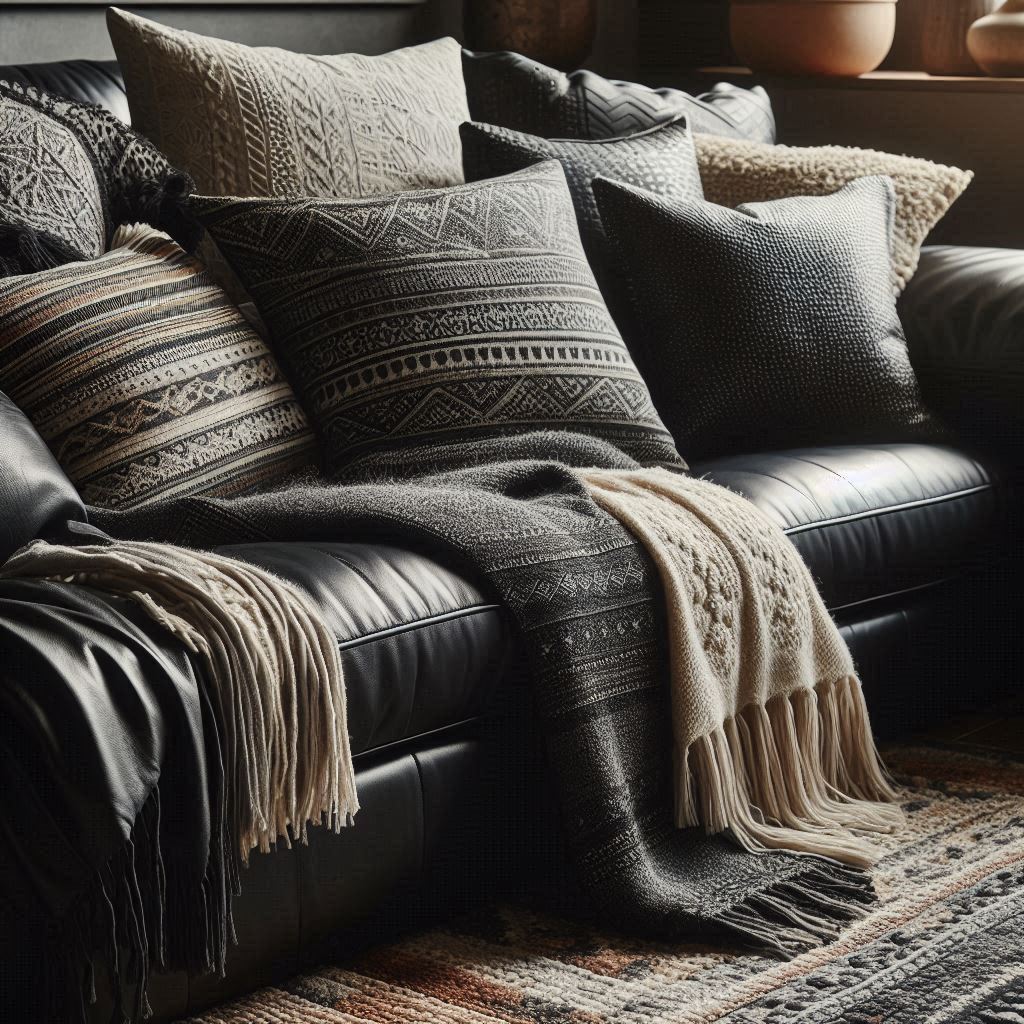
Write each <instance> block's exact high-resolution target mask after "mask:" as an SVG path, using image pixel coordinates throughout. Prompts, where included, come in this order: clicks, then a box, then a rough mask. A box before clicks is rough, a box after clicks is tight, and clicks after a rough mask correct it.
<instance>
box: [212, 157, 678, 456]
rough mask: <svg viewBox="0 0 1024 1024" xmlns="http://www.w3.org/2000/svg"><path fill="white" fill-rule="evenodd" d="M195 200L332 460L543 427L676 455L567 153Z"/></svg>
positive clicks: (630, 449)
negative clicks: (443, 185) (629, 342)
mask: <svg viewBox="0 0 1024 1024" xmlns="http://www.w3.org/2000/svg"><path fill="white" fill-rule="evenodd" d="M196 208H197V210H198V212H199V216H200V218H201V219H202V221H203V222H204V224H205V225H206V227H207V229H208V230H209V232H210V234H211V235H212V237H213V239H214V240H215V241H216V243H217V245H218V247H219V248H220V250H221V252H222V253H223V254H224V255H225V257H226V258H227V260H228V262H229V263H230V264H231V265H232V267H233V269H234V270H235V271H236V273H237V274H238V275H239V277H240V278H241V280H242V283H243V284H244V285H245V287H246V289H247V290H248V291H249V293H250V295H251V296H252V298H253V300H254V301H255V303H256V306H257V307H258V309H259V311H260V314H261V315H262V317H263V320H264V322H265V323H266V325H267V327H268V329H269V331H270V335H271V337H272V338H273V342H274V346H275V348H276V350H277V353H278V356H279V358H280V359H281V361H282V363H283V364H284V366H285V368H286V370H288V371H289V375H290V378H291V380H292V381H293V383H294V384H295V386H296V388H297V390H298V392H299V396H300V398H301V399H302V400H303V404H304V405H305V407H306V408H307V410H308V411H309V412H310V415H311V416H312V418H313V421H314V424H315V426H317V427H318V428H319V430H320V433H321V436H322V441H323V445H324V450H325V451H324V453H325V458H326V461H327V463H328V468H329V469H332V470H340V469H341V468H342V467H346V468H352V467H353V466H354V465H355V464H356V463H358V464H359V465H360V467H361V468H364V467H366V468H369V469H370V470H372V469H373V467H374V466H375V465H379V466H381V467H382V468H383V467H387V466H389V465H393V464H394V461H395V459H398V460H400V459H401V458H402V457H403V453H408V452H411V451H412V450H413V449H416V448H422V447H423V446H427V445H437V444H442V443H450V442H452V441H460V442H463V443H466V444H472V443H473V442H474V440H477V439H481V438H485V437H495V436H504V435H510V434H516V433H521V432H526V431H535V430H566V431H577V432H581V433H589V434H593V435H596V436H599V437H602V438H604V439H605V440H607V441H610V442H611V443H613V444H615V445H617V446H618V447H619V448H620V449H622V450H623V451H624V452H626V453H627V454H629V455H632V456H633V457H634V458H636V459H638V460H639V461H641V462H643V463H648V464H663V465H671V466H679V465H681V461H680V459H679V456H678V454H677V453H676V451H675V448H674V446H673V444H672V441H671V438H670V437H669V436H668V434H667V432H666V431H665V428H664V426H663V425H662V423H661V421H660V420H659V419H658V416H657V414H656V413H655V412H654V408H653V406H652V404H651V399H650V395H649V393H648V391H647V387H646V385H645V384H644V382H643V380H642V378H641V377H640V374H639V373H638V372H637V370H636V367H635V366H634V364H633V360H632V359H631V358H630V355H629V352H628V351H627V349H626V346H625V345H624V344H623V342H622V338H621V337H620V335H619V332H618V330H617V328H616V327H615V324H614V322H613V321H612V319H611V317H610V316H609V314H608V310H607V308H606V307H605V304H604V302H603V301H602V299H601V294H600V292H599V291H598V289H597V286H596V283H595V281H594V276H593V273H592V272H591V270H590V267H589V265H588V263H587V260H586V257H585V256H584V253H583V249H582V246H581V245H580V240H579V231H578V229H577V227H576V216H575V212H574V210H573V205H572V200H571V198H570V195H569V190H568V188H567V187H566V183H565V174H564V172H563V171H562V168H561V166H560V165H559V164H558V163H557V162H555V161H548V162H546V163H542V164H538V165H536V166H534V167H531V168H529V169H527V170H525V171H520V172H518V173H516V174H513V175H510V176H509V177H507V178H501V179H497V180H489V181H482V182H476V183H473V184H467V185H458V186H453V187H451V188H447V189H436V190H420V191H415V192H403V193H397V194H393V195H389V196H379V197H370V198H366V199H351V200H341V199H337V200H332V199H312V198H310V199H257V198H253V199H216V198H200V199H197V200H196Z"/></svg>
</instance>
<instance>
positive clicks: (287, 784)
mask: <svg viewBox="0 0 1024 1024" xmlns="http://www.w3.org/2000/svg"><path fill="white" fill-rule="evenodd" d="M3 574H4V575H5V576H28V577H34V578H49V579H64V580H67V581H69V582H75V583H80V584H82V585H85V586H92V587H96V588H98V589H100V590H104V591H106V592H108V593H114V594H118V595H121V596H124V597H129V598H132V599H133V600H135V601H137V602H138V603H139V604H140V605H141V606H142V608H143V609H144V610H145V611H146V612H147V614H148V615H149V616H150V617H151V618H152V619H153V620H154V621H156V622H157V623H159V624H160V625H161V626H163V627H164V628H165V629H167V630H168V631H169V632H171V633H173V634H174V635H175V636H177V637H179V638H180V639H181V641H182V642H183V643H184V644H185V645H186V646H187V647H188V648H189V649H190V650H192V651H193V652H195V653H196V654H198V655H199V656H200V658H201V659H202V660H203V662H204V663H205V667H206V669H207V672H206V676H207V678H208V682H209V685H210V687H211V690H212V693H213V699H214V702H215V704H216V706H217V711H218V723H219V725H220V728H221V729H222V730H223V743H224V764H225V766H226V773H227V806H228V821H229V823H230V826H231V832H232V834H233V835H234V836H235V838H236V841H237V842H238V844H239V847H238V848H239V854H240V856H241V858H242V862H243V863H247V862H248V857H249V853H250V851H251V850H252V849H259V850H260V851H261V852H267V851H269V850H270V849H271V848H272V847H273V846H274V845H275V844H276V843H277V842H278V841H279V840H280V841H282V842H284V843H285V844H286V845H287V844H289V843H290V842H291V841H292V840H296V841H298V842H302V843H305V842H306V838H307V827H308V825H309V824H310V823H314V824H316V823H319V822H322V821H323V822H326V824H327V825H328V826H329V827H330V828H332V829H334V830H335V831H337V830H339V829H340V828H341V827H342V826H343V825H347V824H350V823H351V821H352V818H353V816H354V815H355V813H356V811H358V809H359V802H358V799H357V797H356V788H355V769H354V767H353V764H352V754H351V750H350V747H349V737H348V724H347V720H346V709H345V684H344V678H343V676H342V667H341V656H340V654H339V652H338V645H337V641H336V640H335V638H334V636H333V635H332V634H331V632H330V630H329V629H328V628H327V626H326V625H325V624H324V623H323V621H322V619H321V616H320V615H318V614H317V612H316V611H315V609H313V608H312V607H311V605H310V603H309V601H308V599H307V598H306V597H304V596H303V595H302V594H301V593H300V592H299V590H298V589H297V588H295V587H294V586H292V585H291V584H289V583H286V582H285V581H284V580H281V579H279V578H278V577H276V576H274V575H272V574H271V573H269V572H267V571H266V570H264V569H260V568H258V567H256V566H253V565H249V564H247V563H245V562H240V561H238V560H236V559H233V558H227V557H225V556H223V555H218V554H215V553H213V552H205V551H193V550H190V549H187V548H181V547H176V546H173V545H169V544H155V543H151V542H146V541H115V542H113V543H110V544H97V545H83V546H81V547H65V546H62V545H56V544H48V543H46V542H44V541H34V542H33V543H31V544H29V545H27V546H26V547H24V548H22V549H21V550H20V551H19V552H17V553H16V554H15V555H13V556H12V557H11V558H10V560H9V561H8V562H7V563H6V564H5V566H4V569H3Z"/></svg>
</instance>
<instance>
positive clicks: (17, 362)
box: [0, 225, 314, 508]
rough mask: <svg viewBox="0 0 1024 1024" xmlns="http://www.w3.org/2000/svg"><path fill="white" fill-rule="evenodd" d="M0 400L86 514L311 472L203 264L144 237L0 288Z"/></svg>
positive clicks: (234, 315) (149, 234) (296, 430)
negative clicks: (49, 457) (36, 440)
mask: <svg viewBox="0 0 1024 1024" xmlns="http://www.w3.org/2000/svg"><path fill="white" fill-rule="evenodd" d="M0 389H2V390H3V391H4V392H5V393H6V394H7V395H8V396H9V397H10V398H11V399H12V400H13V401H14V402H16V403H17V405H18V406H19V407H20V408H21V410H22V411H23V412H24V413H25V415H26V416H28V418H29V419H30V420H31V421H32V424H33V425H34V426H35V428H36V430H37V431H38V432H39V434H40V435H41V436H42V438H43V440H44V441H46V443H47V444H48V445H49V446H50V449H51V451H52V452H53V454H54V455H55V456H56V458H57V461H58V462H59V463H60V464H61V466H62V467H63V469H64V471H65V472H66V473H67V474H68V476H69V477H70V478H71V480H72V481H73V482H74V483H75V485H76V486H77V487H78V489H79V492H80V493H81V495H82V499H83V500H84V501H85V502H86V503H87V504H90V505H99V506H102V507H105V508H133V507H135V506H138V505H143V504H146V503H147V502H150V501H154V500H156V499H158V498H173V497H181V496H185V495H194V494H208V495H219V496H230V495H237V494H246V493H249V492H252V491H256V490H261V489H265V488H269V487H273V486H275V485H282V484H284V483H285V482H286V481H287V480H288V479H289V478H291V477H292V476H294V475H296V474H298V473H304V472H307V471H309V470H310V469H311V467H312V465H313V461H314V438H313V433H312V431H311V430H310V426H309V421H308V419H307V418H306V415H305V413H304V412H303V410H302V408H301V407H300V406H299V403H298V401H297V400H296V397H295V392H294V391H293V390H292V388H291V386H290V385H289V384H288V382H287V381H286V380H285V379H284V378H283V377H282V376H281V372H280V369H279V368H278V366H277V363H276V361H275V360H274V358H273V356H272V355H271V353H270V350H269V349H268V348H267V345H266V343H265V342H264V341H263V339H262V338H260V337H259V336H258V335H257V334H256V333H255V331H253V330H252V328H251V327H250V326H249V324H248V323H247V322H246V320H245V319H244V318H243V317H242V315H241V314H240V313H239V311H238V309H237V308H236V307H235V306H234V305H232V304H231V302H229V301H228V299H227V297H226V296H225V294H224V292H223V291H222V290H221V289H220V287H219V286H217V285H216V284H214V283H213V281H212V280H211V278H210V275H209V273H208V272H207V271H206V269H205V268H204V267H203V266H202V264H200V263H199V262H198V261H197V260H196V259H195V258H194V257H191V256H189V255H187V254H186V253H185V252H184V251H183V250H182V249H181V247H180V246H178V245H177V243H175V242H173V241H171V240H170V239H169V238H168V237H167V236H166V235H165V234H162V233H161V232H158V231H155V230H153V229H152V228H149V227H146V226H143V225H135V226H132V227H123V228H121V229H119V230H118V232H117V234H116V235H115V236H114V240H113V248H112V249H111V250H110V251H109V252H106V253H104V254H103V255H101V256H99V257H97V258H96V259H95V260H82V261H78V262H74V263H69V264H67V265H65V266H61V267H54V268H51V269H49V270H44V271H40V272H38V273H35V274H22V275H15V276H10V277H7V278H4V279H0Z"/></svg>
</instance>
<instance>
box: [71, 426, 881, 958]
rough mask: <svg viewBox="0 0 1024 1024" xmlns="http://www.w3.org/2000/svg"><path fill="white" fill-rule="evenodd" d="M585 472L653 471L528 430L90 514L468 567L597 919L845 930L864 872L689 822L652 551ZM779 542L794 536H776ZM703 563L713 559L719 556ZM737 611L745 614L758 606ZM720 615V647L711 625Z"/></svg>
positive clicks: (161, 536) (566, 437)
mask: <svg viewBox="0 0 1024 1024" xmlns="http://www.w3.org/2000/svg"><path fill="white" fill-rule="evenodd" d="M574 466H575V467H581V468H584V469H592V468H595V467H600V468H603V469H608V470H618V471H634V470H637V469H639V467H638V466H637V464H636V463H635V462H634V461H633V460H631V459H629V458H627V457H626V456H625V455H623V454H622V453H621V452H619V451H617V450H616V449H615V448H614V447H612V446H611V445H609V444H607V443H606V442H603V441H600V440H597V439H595V438H592V437H586V436H583V435H580V434H571V433H567V432H559V433H546V434H521V435H519V436H516V437H511V438H494V439H490V440H482V441H476V442H474V443H471V444H468V443H465V442H455V443H453V444H451V445H449V446H447V447H446V448H439V447H437V446H435V447H433V448H431V449H419V450H414V451H409V452H407V453H406V463H405V476H404V477H403V478H402V479H392V480H382V479H380V478H379V475H378V474H377V472H376V471H375V470H371V471H370V473H369V478H370V479H369V482H367V480H366V477H365V476H359V475H356V474H349V475H347V476H346V477H344V482H345V484H346V486H318V487H304V488H298V489H293V490H287V491H281V492H278V493H276V494H267V495H254V496H252V497H248V498H239V499H235V500H223V499H210V498H189V499H184V500H181V501H177V502H168V503H161V504H157V505H149V506H145V507H143V508H140V509H137V510H133V511H130V512H105V513H103V512H95V513H91V515H93V517H94V519H95V522H96V523H97V525H99V526H100V527H101V528H102V529H104V530H107V531H108V532H109V533H110V534H111V535H113V536H116V537H121V538H150V539H158V540H161V541H163V542H167V543H174V544H184V545H187V546H189V547H193V548H210V547H215V546H216V545H219V544H225V543H237V542H242V541H247V540H271V539H272V540H304V539H308V540H315V541H319V542H323V541H325V540H333V539H336V538H342V537H343V538H345V539H347V540H352V539H354V538H358V537H366V538H371V537H379V536H381V535H386V536H388V537H390V538H392V539H398V538H400V539H401V541H402V543H409V544H414V545H416V546H417V547H423V548H425V549H427V550H432V551H436V552H437V557H439V558H445V557H448V558H451V557H458V558H461V559H464V560H468V561H469V564H472V565H473V566H474V567H475V568H476V570H477V571H478V572H479V573H480V575H481V577H482V578H483V579H485V580H486V581H487V582H488V583H489V584H490V585H491V587H493V590H494V592H495V593H496V594H498V595H499V596H500V598H501V600H502V603H503V604H504V606H505V607H506V609H507V610H508V613H509V615H510V617H511V619H512V621H513V622H514V624H515V625H516V626H517V627H518V633H519V639H520V650H521V652H522V655H523V664H524V668H525V669H526V670H527V671H528V672H529V674H530V676H531V677H532V682H533V689H534V694H535V698H536V707H537V711H536V713H537V716H538V727H539V728H541V729H542V730H543V731H544V733H545V734H546V737H547V761H548V764H549V771H550V773H551V785H552V787H553V790H554V792H555V793H556V794H557V796H558V798H559V803H560V809H561V815H562V821H563V822H564V823H565V825H566V828H565V832H566V838H567V842H568V846H569V851H570V853H571V855H572V860H573V865H572V866H573V878H574V880H575V881H576V882H579V883H582V885H583V888H584V891H585V895H586V898H587V901H588V903H589V904H590V907H591V909H592V910H594V911H599V912H600V913H601V914H602V915H603V917H604V918H605V919H607V920H613V921H615V922H616V923H619V924H622V925H626V926H629V927H631V928H638V929H640V930H642V931H643V932H644V933H645V934H648V935H650V934H654V933H660V934H663V935H665V934H669V935H678V934H680V933H681V932H686V931H690V930H693V929H698V930H700V934H701V935H702V937H703V938H704V939H705V940H707V939H708V937H709V935H711V934H718V933H720V932H721V931H722V929H726V930H728V931H729V932H731V933H732V934H733V935H736V934H739V935H741V936H742V937H743V938H744V939H746V940H747V941H755V942H757V943H759V944H760V945H762V946H765V947H769V948H772V949H774V950H775V951H776V952H780V953H786V952H792V951H794V950H798V949H801V948H805V947H806V946H808V945H811V944H814V943H815V942H818V941H820V940H821V939H822V938H825V937H828V936H833V935H835V934H836V932H837V931H838V929H839V928H840V927H841V925H842V923H843V922H844V921H847V920H849V919H851V918H854V917H856V916H857V915H858V914H859V913H860V912H861V908H862V904H863V902H865V901H867V900H869V899H870V885H869V880H868V878H867V876H866V875H864V874H863V872H861V871H858V870H856V869H854V868H850V867H845V866H843V865H840V864H838V863H836V862H835V861H825V860H821V859H820V858H816V857H807V856H793V855H790V854H784V853H779V854H772V855H764V856H752V855H750V854H748V853H746V852H744V851H743V850H741V849H740V848H739V847H738V846H736V845H734V844H733V843H730V842H728V841H727V840H726V839H725V838H724V837H722V836H713V837H708V836H706V835H704V834H703V832H702V830H699V829H693V828H688V829H679V828H677V827H676V825H675V821H674V818H673V786H674V781H673V776H674V771H673V765H672V730H671V718H670V713H669V686H668V680H669V662H668V660H667V657H666V653H667V652H666V639H667V638H666V621H665V604H664V601H663V598H662V594H663V588H662V584H661V582H660V581H659V578H658V573H657V571H656V569H655V568H654V566H653V565H652V563H651V561H650V559H649V558H648V556H647V553H646V551H645V549H644V546H643V544H642V543H641V542H640V541H639V540H637V539H636V538H635V537H634V536H632V535H631V534H630V533H629V532H628V531H627V530H626V529H625V528H623V526H621V525H620V524H619V523H618V522H617V521H616V520H615V519H614V518H613V517H611V516H609V515H608V514H606V513H605V512H603V511H601V509H600V508H599V507H598V506H597V505H596V504H595V503H594V501H593V499H592V498H591V496H590V490H589V488H588V486H587V484H586V483H585V482H584V480H583V479H581V477H580V475H579V474H578V473H577V472H576V471H574V470H573V469H572V468H570V467H574ZM699 486H700V485H694V487H699ZM704 486H705V487H707V486H710V485H704ZM734 500H738V499H734ZM773 529H774V528H773ZM730 537H732V539H733V540H735V541H736V542H737V543H738V544H744V543H746V540H749V538H746V540H744V539H743V538H741V537H738V536H733V533H732V531H730ZM665 540H666V541H667V542H669V543H671V542H672V541H673V537H667V538H665ZM772 542H773V543H774V544H778V545H782V544H786V543H787V541H786V540H785V538H783V537H782V536H781V534H779V533H778V531H777V530H775V532H774V535H773V538H772ZM764 543H765V542H764V541H763V540H761V539H760V538H758V539H757V540H756V543H755V544H752V545H751V548H756V547H758V546H760V547H763V546H764ZM688 550H690V553H691V554H692V555H693V557H694V559H695V561H699V559H700V557H701V555H702V550H701V549H700V548H699V547H697V548H694V549H688ZM755 557H756V556H755ZM791 557H795V555H794V556H791ZM737 564H739V563H737ZM698 578H699V574H698ZM710 578H712V579H717V578H718V576H717V574H712V576H711V577H710ZM749 593H750V597H751V599H752V600H754V601H755V602H756V601H757V600H759V598H758V596H757V593H756V588H755V590H752V591H750V592H749ZM762 596H763V595H762ZM740 603H741V604H742V605H743V608H742V609H740V608H739V607H738V606H737V607H736V608H734V609H733V614H735V615H737V616H740V617H742V616H744V615H746V614H747V612H748V610H750V611H751V613H753V608H752V606H748V605H747V603H746V597H744V599H743V600H742V601H741V602H740ZM768 603H769V606H771V605H773V604H774V603H775V598H774V597H771V598H768ZM712 604H713V603H712ZM724 611H726V609H724V608H723V612H724ZM698 612H700V609H698ZM703 621H707V622H708V629H709V632H708V638H707V643H708V645H709V647H712V648H714V647H715V640H716V633H715V629H716V625H715V621H714V615H712V616H710V617H709V619H707V620H704V619H701V618H698V623H700V622H703ZM780 649H785V647H784V646H783V647H782V648H780ZM805 710H806V706H805ZM846 720H847V721H850V722H851V723H853V722H854V721H856V720H857V719H856V716H851V717H850V718H848V719H846ZM861 723H862V724H863V720H861ZM829 732H831V730H829ZM753 749H756V748H753ZM832 749H835V748H833V747H832V745H831V743H828V744H825V745H824V746H823V750H832ZM775 777H776V776H775V774H774V773H773V774H772V778H775ZM836 777H837V778H839V776H838V775H837V776H836ZM846 791H847V792H849V790H846ZM704 820H709V821H710V820H711V819H710V818H708V819H704ZM552 867H553V868H555V867H556V866H555V865H552Z"/></svg>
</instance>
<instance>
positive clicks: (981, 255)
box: [900, 245, 1024, 458]
mask: <svg viewBox="0 0 1024 1024" xmlns="http://www.w3.org/2000/svg"><path fill="white" fill-rule="evenodd" d="M900 316H901V317H902V319H903V325H904V329H905V330H906V334H907V342H908V344H909V346H910V357H911V360H912V361H913V364H914V368H915V370H916V371H917V374H918V378H919V380H920V381H921V387H922V389H923V390H924V393H925V396H926V398H927V399H928V401H929V402H930V403H931V404H932V405H933V406H934V408H935V409H936V410H937V411H938V412H939V413H940V415H942V416H943V417H944V418H945V419H946V420H947V421H949V422H950V423H951V424H952V425H953V426H954V427H956V429H957V430H959V431H960V432H961V433H962V434H963V435H964V436H966V437H968V438H970V439H971V440H972V441H974V442H975V443H976V444H978V445H981V446H983V447H985V448H987V449H997V450H1000V451H1003V452H1006V453H1010V454H1013V455H1015V456H1016V457H1018V458H1019V457H1021V456H1024V251H1021V250H1019V249H980V248H969V247H966V246H956V245H942V246H926V247H925V248H924V249H922V250H921V263H920V266H919V268H918V271H917V274H916V275H915V276H914V277H913V278H912V280H911V281H910V284H909V285H908V286H907V289H906V291H905V292H904V293H903V297H902V299H901V301H900Z"/></svg>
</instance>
